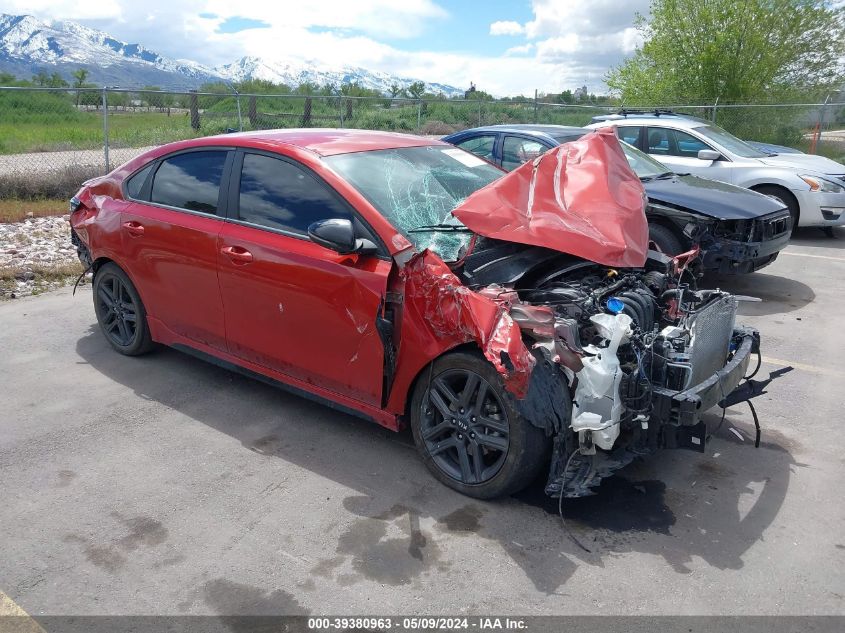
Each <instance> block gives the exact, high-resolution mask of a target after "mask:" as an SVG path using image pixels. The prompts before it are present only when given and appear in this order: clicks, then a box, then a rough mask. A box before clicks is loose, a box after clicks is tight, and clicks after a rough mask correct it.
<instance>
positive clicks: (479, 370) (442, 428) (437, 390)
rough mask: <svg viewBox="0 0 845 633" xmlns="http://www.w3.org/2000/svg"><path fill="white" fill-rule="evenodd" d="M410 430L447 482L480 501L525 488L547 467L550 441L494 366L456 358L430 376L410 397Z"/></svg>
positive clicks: (477, 358) (472, 357) (445, 359)
mask: <svg viewBox="0 0 845 633" xmlns="http://www.w3.org/2000/svg"><path fill="white" fill-rule="evenodd" d="M410 417H411V430H412V432H413V436H414V443H415V444H416V446H417V450H418V451H419V453H420V456H421V457H422V459H423V462H424V463H425V465H426V467H427V468H428V469H429V470H430V471H431V474H432V475H434V476H435V477H436V478H437V479H438V480H439V481H440V482H441V483H443V484H445V485H447V486H449V487H450V488H452V489H454V490H457V491H458V492H460V493H463V494H465V495H468V496H470V497H475V498H477V499H492V498H495V497H502V496H505V495H510V494H513V493H515V492H518V491H519V490H522V489H523V488H525V487H526V486H527V485H528V484H530V483H531V482H532V481H533V480H534V478H535V477H536V476H537V474H538V473H539V471H540V469H541V468H542V467H543V466H545V465H546V464H547V455H548V450H549V447H550V445H551V441H550V440H549V438H547V437H546V434H545V432H544V431H543V430H542V429H539V428H537V427H535V426H534V425H532V424H531V423H530V422H529V421H528V420H526V419H524V418H523V417H522V416H521V415H520V414H519V411H518V410H517V408H516V401H515V400H514V397H513V396H512V395H511V394H510V393H508V392H507V391H506V390H505V388H504V385H503V382H502V378H501V376H500V375H499V373H498V372H497V371H496V369H495V368H494V367H493V365H492V364H491V363H490V362H489V361H487V359H485V358H484V357H483V356H482V355H481V354H480V353H472V352H454V353H451V354H447V355H445V356H442V357H441V358H438V359H437V360H435V361H434V363H433V365H432V366H431V367H430V368H428V369H426V370H424V372H423V375H422V376H421V377H420V379H419V381H418V382H417V385H416V387H415V388H414V393H413V396H412V398H411V416H410Z"/></svg>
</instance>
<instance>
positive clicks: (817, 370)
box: [763, 356, 845, 378]
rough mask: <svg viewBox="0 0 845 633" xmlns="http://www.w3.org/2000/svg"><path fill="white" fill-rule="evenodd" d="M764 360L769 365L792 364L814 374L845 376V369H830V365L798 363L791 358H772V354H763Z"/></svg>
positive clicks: (782, 365)
mask: <svg viewBox="0 0 845 633" xmlns="http://www.w3.org/2000/svg"><path fill="white" fill-rule="evenodd" d="M763 362H764V363H767V364H769V365H777V366H778V367H788V366H792V367H794V368H795V369H800V370H801V371H808V372H810V373H813V374H824V375H827V376H835V377H836V378H845V371H838V370H836V369H830V368H829V367H816V366H815V365H805V364H804V363H796V362H794V361H789V360H781V359H780V358H772V357H770V356H763Z"/></svg>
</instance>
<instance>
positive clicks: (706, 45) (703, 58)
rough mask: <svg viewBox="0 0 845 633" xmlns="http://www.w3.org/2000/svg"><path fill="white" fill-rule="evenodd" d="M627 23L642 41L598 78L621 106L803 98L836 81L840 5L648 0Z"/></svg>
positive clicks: (823, 0)
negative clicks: (646, 11)
mask: <svg viewBox="0 0 845 633" xmlns="http://www.w3.org/2000/svg"><path fill="white" fill-rule="evenodd" d="M635 26H636V28H637V29H638V31H639V32H640V34H641V36H642V37H643V41H644V43H643V45H642V46H641V47H640V48H638V49H637V51H636V52H635V53H634V55H633V56H632V57H630V58H628V59H627V60H625V61H624V62H623V63H622V64H621V65H620V66H617V67H616V68H614V69H612V70H611V71H610V72H609V73H608V75H607V77H606V78H605V81H606V82H607V85H608V86H609V87H610V88H611V89H612V90H614V91H616V92H618V93H619V94H620V96H621V97H622V99H623V101H624V102H625V103H626V104H634V105H635V104H638V103H639V104H660V103H668V102H676V103H677V102H684V101H688V102H712V101H715V100H716V99H717V98H718V99H719V101H720V102H722V103H730V102H752V101H759V100H771V99H789V98H791V97H792V96H798V95H802V96H803V97H804V98H807V97H808V96H815V95H818V94H819V93H822V92H823V91H826V90H828V89H830V88H831V87H838V86H839V85H841V83H842V81H843V76H844V75H843V67H842V58H843V55H845V9H843V8H842V7H838V8H837V7H836V6H834V4H833V3H831V2H829V1H828V0H741V1H740V0H652V2H651V7H650V18H649V19H647V18H646V17H644V16H642V15H638V16H637V17H636V19H635ZM808 93H809V94H808Z"/></svg>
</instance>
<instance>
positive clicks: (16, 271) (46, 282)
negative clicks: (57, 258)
mask: <svg viewBox="0 0 845 633" xmlns="http://www.w3.org/2000/svg"><path fill="white" fill-rule="evenodd" d="M26 273H32V275H34V278H33V279H32V291H31V292H32V294H33V295H37V294H41V293H42V292H46V291H47V290H52V289H54V288H58V287H60V286H64V285H65V284H68V283H70V282H71V281H74V280H76V278H77V277H79V275H81V274H82V264H80V263H79V262H68V263H65V264H53V265H44V264H30V265H27V266H0V299H5V298H11V295H12V293H16V292H17V288H18V284H17V282H18V277H19V276H22V275H24V274H26Z"/></svg>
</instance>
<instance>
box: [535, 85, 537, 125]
mask: <svg viewBox="0 0 845 633" xmlns="http://www.w3.org/2000/svg"><path fill="white" fill-rule="evenodd" d="M534 123H537V89H536V88H534Z"/></svg>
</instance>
